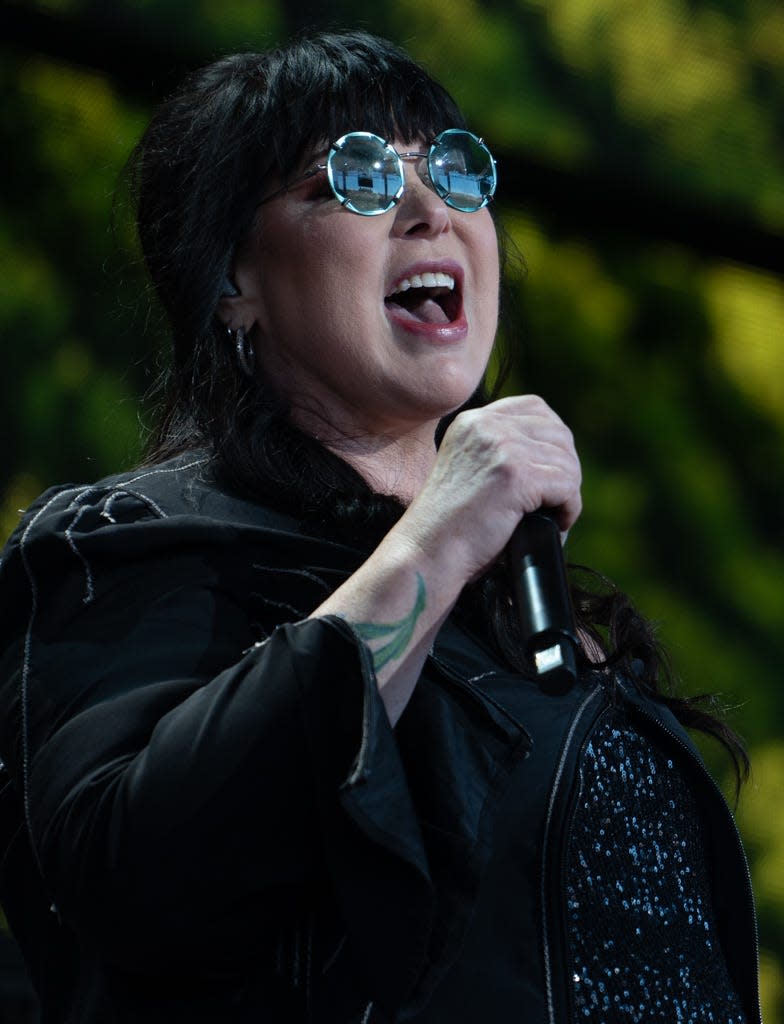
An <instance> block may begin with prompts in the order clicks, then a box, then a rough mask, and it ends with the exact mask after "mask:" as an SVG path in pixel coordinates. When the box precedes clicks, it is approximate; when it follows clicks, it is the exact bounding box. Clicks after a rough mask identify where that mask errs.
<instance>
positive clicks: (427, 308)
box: [389, 299, 449, 324]
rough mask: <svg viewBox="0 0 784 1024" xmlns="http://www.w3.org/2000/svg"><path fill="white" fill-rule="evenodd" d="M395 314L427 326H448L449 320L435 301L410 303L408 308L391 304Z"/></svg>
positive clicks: (424, 300) (423, 300) (394, 303)
mask: <svg viewBox="0 0 784 1024" xmlns="http://www.w3.org/2000/svg"><path fill="white" fill-rule="evenodd" d="M389 305H390V306H393V307H394V309H395V312H396V313H398V314H399V315H401V316H403V317H404V318H405V319H407V320H418V321H419V322H420V323H425V324H447V323H449V318H448V317H447V315H446V313H445V312H444V311H443V309H442V308H441V307H440V306H439V304H438V303H437V302H436V301H435V299H422V300H421V301H420V302H414V303H410V304H409V305H406V306H401V305H398V303H396V302H390V303H389Z"/></svg>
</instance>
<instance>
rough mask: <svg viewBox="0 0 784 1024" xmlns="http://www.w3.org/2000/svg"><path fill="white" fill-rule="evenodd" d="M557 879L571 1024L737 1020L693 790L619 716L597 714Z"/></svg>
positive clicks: (738, 1023) (740, 1018)
mask: <svg viewBox="0 0 784 1024" xmlns="http://www.w3.org/2000/svg"><path fill="white" fill-rule="evenodd" d="M566 879H567V889H566V896H567V917H568V926H567V931H568V947H569V955H570V962H571V984H572V994H573V1007H574V1014H573V1020H574V1022H575V1024H578V1022H579V1024H610V1022H616V1021H629V1022H634V1021H646V1022H647V1021H667V1022H668V1024H673V1022H676V1021H678V1022H680V1021H700V1022H704V1021H716V1022H717V1024H718V1022H721V1024H745V1021H746V1018H745V1016H744V1014H743V1013H742V1011H741V1008H740V1003H739V1000H738V997H737V995H736V993H735V990H734V987H733V985H732V982H731V980H730V978H729V975H728V972H727V967H726V963H725V958H724V955H723V952H722V950H721V948H720V946H719V940H718V936H717V930H716V923H715V919H714V915H713V910H712V905H711V895H710V885H709V881H708V877H707V872H706V866H705V851H704V849H703V839H702V830H701V826H700V813H699V808H698V806H697V802H696V800H695V798H694V794H693V793H692V791H691V789H690V787H689V786H688V784H687V782H686V781H685V779H684V776H683V773H682V772H681V771H680V770H679V768H678V765H677V764H675V763H674V762H673V760H672V758H671V757H670V756H669V755H668V754H666V753H662V752H661V751H660V750H659V749H657V748H656V747H654V746H653V745H652V744H651V742H650V741H649V740H648V739H647V738H646V737H645V736H644V735H642V734H640V732H639V731H637V730H636V729H635V728H633V727H632V726H631V725H630V723H629V722H628V721H626V719H625V717H624V715H623V712H622V711H620V710H618V709H614V708H610V709H608V710H607V711H606V712H605V713H604V714H603V715H602V717H601V718H600V720H599V722H598V723H597V726H596V729H595V730H594V732H593V734H592V735H591V737H590V738H589V740H588V742H587V743H586V746H585V750H584V752H583V756H582V761H581V764H580V790H579V795H578V797H577V803H576V805H575V808H574V817H573V820H572V826H571V829H570V839H569V846H568V851H567V863H566Z"/></svg>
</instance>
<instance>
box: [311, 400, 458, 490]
mask: <svg viewBox="0 0 784 1024" xmlns="http://www.w3.org/2000/svg"><path fill="white" fill-rule="evenodd" d="M292 419H293V420H294V421H295V422H296V424H297V426H298V427H299V428H300V429H301V430H303V431H305V432H306V433H308V434H310V435H311V436H313V437H315V438H316V439H317V440H318V441H320V442H321V443H322V444H323V445H324V447H325V448H328V449H329V450H330V451H331V452H334V454H335V455H337V456H339V457H340V458H341V459H343V461H344V462H347V463H348V464H349V465H350V466H351V467H353V468H354V469H355V470H356V471H357V472H358V473H359V475H360V476H361V477H362V478H363V479H364V480H365V481H366V483H367V484H368V486H370V487H372V488H373V490H374V491H376V492H377V493H379V494H390V495H393V496H394V497H396V498H398V499H399V500H400V501H401V502H402V503H403V504H405V505H408V504H410V502H411V501H413V499H414V498H415V497H416V496H417V494H419V492H420V490H421V489H422V486H423V485H424V482H425V480H426V478H427V476H428V474H429V473H430V470H431V469H432V468H433V463H434V462H435V459H436V446H435V431H436V427H437V426H438V420H433V421H429V422H426V423H419V424H416V425H415V426H413V427H409V428H406V429H403V430H397V431H394V432H393V431H389V432H387V433H375V432H374V433H371V432H362V431H356V432H351V433H349V432H348V431H345V430H340V429H339V428H337V427H335V426H334V425H333V424H329V423H327V422H326V421H325V420H323V419H322V418H321V417H314V416H313V415H309V414H307V413H305V411H304V410H302V409H299V410H292Z"/></svg>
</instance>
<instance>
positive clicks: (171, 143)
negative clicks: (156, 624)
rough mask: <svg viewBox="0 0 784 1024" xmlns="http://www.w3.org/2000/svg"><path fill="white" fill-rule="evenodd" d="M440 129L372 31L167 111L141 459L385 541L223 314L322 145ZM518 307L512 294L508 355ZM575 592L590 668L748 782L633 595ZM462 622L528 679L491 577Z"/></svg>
mask: <svg viewBox="0 0 784 1024" xmlns="http://www.w3.org/2000/svg"><path fill="white" fill-rule="evenodd" d="M447 127H449V128H462V127H467V126H466V124H465V121H464V118H463V115H462V114H461V112H460V110H459V108H458V106H457V104H456V103H455V101H454V100H453V99H452V97H451V96H450V95H449V93H448V92H447V91H446V90H445V89H444V88H443V87H442V86H441V85H439V84H438V83H437V82H435V81H434V80H433V79H432V78H431V77H430V76H429V75H428V74H427V72H426V71H425V70H424V69H423V68H422V67H421V66H420V65H419V64H417V63H416V62H415V61H413V60H412V59H411V58H410V57H409V56H408V54H406V53H405V52H404V51H402V50H401V49H399V48H398V47H396V46H394V45H393V44H392V43H389V42H388V41H386V40H383V39H378V38H376V37H373V36H370V35H368V34H367V33H364V32H348V33H319V34H317V35H314V34H311V35H305V36H302V37H300V38H298V39H296V40H294V41H293V42H291V43H290V44H288V45H287V46H285V47H282V48H280V49H275V50H271V51H268V52H266V53H261V54H257V53H248V54H239V55H234V56H230V57H225V58H223V59H222V60H219V61H218V62H217V63H215V64H212V65H210V66H209V67H207V68H205V69H203V70H201V71H198V72H196V73H194V74H193V75H191V76H190V77H189V78H188V79H187V80H186V81H185V82H184V84H183V85H182V87H181V88H180V89H179V90H178V91H177V92H176V93H175V94H174V95H173V96H172V97H171V98H170V99H169V100H167V101H166V102H165V103H164V104H163V105H162V106H161V107H160V108H159V110H158V112H157V113H156V115H155V116H154V118H153V120H152V121H151V123H150V125H149V127H148V128H147V130H146V132H145V133H144V135H143V137H142V139H141V140H140V142H139V144H138V146H137V147H136V149H135V151H134V154H133V155H132V158H131V162H130V169H131V183H132V188H133V192H134V196H135V199H136V206H137V222H138V229H139V237H140V240H141V245H142V251H143V254H144V259H145V262H146V265H147V268H148V271H149V274H150V278H151V280H152V283H153V286H154V288H155V290H156V293H157V296H158V298H159V300H160V303H161V305H162V307H163V310H164V311H165V314H166V317H167V319H168V322H169V327H170V331H171V335H172V339H173V359H172V363H171V366H170V368H169V370H168V372H167V375H166V377H165V380H164V382H163V386H162V393H163V402H162V406H161V409H160V415H159V418H158V423H157V427H156V429H155V431H154V432H153V434H152V435H151V437H150V441H149V444H148V449H147V462H148V463H157V462H160V461H163V460H164V459H166V458H168V457H170V456H172V455H175V454H179V453H180V452H183V451H185V450H188V449H192V448H196V447H199V448H206V449H207V450H208V451H209V452H210V453H211V455H212V457H213V460H214V465H215V467H216V471H217V472H218V474H219V475H220V477H221V478H222V479H223V480H224V481H225V483H226V484H227V485H228V486H230V487H232V488H233V489H235V490H237V491H239V492H241V493H244V494H246V495H249V496H251V497H254V498H256V499H258V500H263V501H266V502H269V503H272V504H274V505H276V506H278V507H282V508H284V509H286V510H287V511H292V512H294V513H295V514H297V515H299V516H300V518H301V519H302V520H303V522H305V523H307V524H308V526H309V528H310V529H314V530H324V531H327V532H328V533H329V534H330V535H332V536H339V537H343V538H344V539H346V540H347V541H348V542H350V543H353V544H359V545H362V546H366V547H369V546H372V545H373V544H374V543H376V542H377V541H378V540H380V538H381V536H383V534H384V533H385V532H386V531H387V530H388V529H389V528H390V527H391V526H392V524H393V523H394V522H395V521H396V520H397V518H399V516H400V515H401V514H402V513H403V511H404V509H403V507H402V505H401V504H400V503H399V502H398V501H397V500H396V499H395V498H394V497H391V496H388V495H379V494H376V493H374V492H373V491H372V490H371V488H370V487H369V486H368V484H367V483H366V482H365V480H364V479H363V478H362V477H361V476H360V475H359V474H358V473H357V472H356V471H355V470H354V469H353V468H352V467H351V466H349V465H348V464H347V463H345V462H344V461H343V460H342V459H340V458H339V457H337V456H336V455H335V454H333V453H332V452H330V451H329V450H328V449H326V448H324V447H323V446H322V445H321V444H320V443H318V442H317V441H316V440H315V439H314V438H312V437H310V436H308V435H307V434H305V433H303V432H302V431H300V430H298V429H297V428H296V427H295V426H294V425H293V424H292V422H291V420H290V418H289V415H288V408H287V406H286V402H285V400H284V399H283V398H282V397H281V396H280V395H279V394H277V393H276V392H275V391H274V390H273V389H272V387H271V386H270V384H269V382H268V381H266V380H265V379H264V378H263V376H262V374H261V373H260V372H258V371H257V373H256V374H255V376H254V377H253V378H252V379H251V378H248V377H247V376H245V375H244V374H243V373H242V372H241V371H240V370H239V368H238V366H237V364H236V359H235V357H234V351H233V348H232V346H231V345H230V344H229V341H228V338H227V335H226V331H225V328H224V327H223V325H222V324H221V323H220V322H219V320H218V318H217V316H216V310H217V307H218V303H219V300H220V298H221V295H222V294H223V292H224V289H225V282H226V280H227V278H230V275H231V268H232V262H233V259H234V255H235V253H236V251H237V248H238V247H239V246H240V245H241V244H242V242H243V240H244V239H245V238H246V237H247V235H248V233H249V231H250V230H251V227H252V225H253V221H254V215H255V211H256V208H257V206H258V203H259V201H260V200H261V198H263V197H264V196H265V195H266V194H268V193H269V192H270V191H271V187H272V185H273V184H274V185H276V186H277V185H279V184H280V183H285V182H286V181H287V180H289V179H290V178H291V177H292V176H293V175H294V174H295V173H296V172H297V170H298V169H300V168H301V166H302V164H303V161H304V160H305V159H306V158H308V157H309V156H310V155H311V154H312V153H313V152H314V151H316V150H317V149H318V148H319V147H321V146H322V145H323V144H324V143H325V142H329V141H331V140H333V139H336V138H338V137H339V136H341V135H343V134H345V133H346V132H348V131H352V130H358V129H361V130H366V131H373V132H375V133H376V134H378V135H381V136H383V137H384V138H395V137H398V138H402V139H403V140H407V141H413V140H415V139H420V138H429V137H432V136H434V135H435V134H436V133H437V132H438V131H440V130H441V129H443V128H447ZM498 234H499V244H500V256H501V267H502V281H506V280H507V276H506V275H505V274H504V273H503V270H504V268H505V265H506V263H507V260H508V258H509V252H510V249H509V246H508V245H507V244H506V243H507V241H508V240H507V239H506V236H505V234H504V232H503V229H502V228H500V225H499V232H498ZM510 308H511V307H510V302H509V301H508V299H507V300H504V298H503V297H502V302H501V309H502V317H503V315H504V313H505V314H506V322H505V324H504V329H503V330H502V331H501V335H502V337H503V338H505V340H506V344H507V346H509V344H510V342H511V338H512V337H513V335H514V323H513V322H512V321H511V320H510V318H509V312H510ZM508 351H509V349H508V347H507V349H506V351H505V352H504V353H502V354H501V356H500V359H499V358H497V359H496V365H497V367H498V369H499V372H498V373H497V374H496V382H495V388H494V389H493V390H488V389H487V388H486V387H485V385H483V386H482V387H480V389H479V390H478V391H477V393H476V394H475V395H474V396H473V397H472V399H471V400H470V401H469V403H468V405H476V404H482V403H484V402H486V401H488V400H489V399H491V398H492V397H495V394H496V393H497V392H498V390H499V389H500V387H501V384H502V381H503V376H504V370H505V368H506V367H507V366H508V364H509V358H508V354H507V353H508ZM453 415H454V414H453ZM451 418H452V417H448V418H447V419H446V420H445V421H444V422H443V423H442V424H441V426H440V428H439V434H438V436H437V439H438V437H440V436H442V435H443V431H444V430H445V429H446V427H447V426H448V423H449V422H450V421H451ZM572 596H573V600H574V605H575V612H576V616H577V620H578V625H579V627H580V628H581V630H582V632H583V635H584V636H585V637H587V638H591V641H592V642H590V641H589V642H590V646H591V647H593V648H594V657H595V654H596V652H600V655H603V664H604V665H606V666H607V667H610V668H618V669H621V670H625V671H627V672H631V673H634V674H635V675H636V677H637V678H638V679H639V680H640V682H641V684H642V685H643V686H644V687H645V688H646V689H648V691H649V692H650V693H651V694H653V695H655V696H657V698H658V699H660V700H662V701H664V702H665V703H666V704H668V705H669V706H670V707H671V708H672V709H673V711H674V712H675V713H676V714H677V716H678V717H679V718H680V719H681V721H683V722H684V724H685V725H687V726H689V727H695V728H698V729H701V730H703V731H705V732H707V733H710V734H711V735H713V736H715V737H717V738H718V739H719V740H720V741H721V742H722V743H724V745H725V746H726V747H727V749H728V750H729V752H730V754H731V755H732V758H733V762H734V765H735V769H736V777H737V778H738V780H740V779H741V777H742V776H744V775H745V774H746V772H747V769H748V761H747V757H746V754H745V751H744V749H743V746H742V744H741V743H740V741H739V740H738V738H737V737H736V736H735V734H734V733H733V732H732V731H731V730H730V729H729V728H728V727H727V726H726V725H725V724H724V722H723V721H722V720H721V718H720V717H718V716H717V715H714V714H713V713H712V710H713V709H712V705H711V703H710V698H707V697H699V698H694V697H691V698H689V697H683V696H679V695H677V694H676V693H675V692H674V690H673V688H672V685H671V675H670V673H669V670H668V667H667V661H666V657H665V656H664V654H663V652H662V650H661V648H660V646H659V644H658V643H657V640H656V637H655V634H654V631H653V629H652V627H651V625H650V624H649V623H648V622H647V621H646V620H645V619H644V618H643V617H642V616H641V615H640V614H639V613H638V612H637V611H636V610H635V609H634V608H633V607H632V605H631V602H630V601H629V599H628V598H627V597H626V596H625V595H624V594H622V593H620V592H619V591H618V590H617V589H616V588H615V587H613V586H612V585H611V584H610V583H609V582H607V581H605V580H602V579H601V578H600V577H597V576H596V574H591V573H590V572H589V571H588V570H582V571H581V572H579V573H578V572H576V571H573V572H572ZM458 611H459V613H462V614H463V615H464V616H465V617H466V619H467V620H473V621H482V622H484V623H485V624H486V628H485V632H486V635H487V637H489V639H490V642H491V643H492V644H493V647H494V648H495V650H496V652H497V654H498V656H499V657H501V658H502V659H503V660H504V661H505V662H507V663H508V664H509V665H511V666H512V667H514V668H516V669H518V670H520V671H523V672H527V671H528V670H529V667H530V666H529V665H528V663H527V660H526V658H525V656H524V654H523V653H522V644H521V638H520V635H519V626H518V621H517V617H516V615H514V613H513V610H512V606H511V602H510V593H509V585H508V582H507V579H506V575H505V573H504V572H503V571H502V570H501V569H500V568H499V567H496V568H495V569H494V570H491V571H490V572H489V573H488V574H487V575H486V576H485V577H484V578H483V579H482V580H480V581H478V582H477V583H475V584H473V585H471V586H470V587H467V588H466V590H465V592H464V595H463V597H462V598H461V602H460V605H459V610H458Z"/></svg>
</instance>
